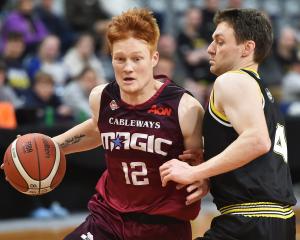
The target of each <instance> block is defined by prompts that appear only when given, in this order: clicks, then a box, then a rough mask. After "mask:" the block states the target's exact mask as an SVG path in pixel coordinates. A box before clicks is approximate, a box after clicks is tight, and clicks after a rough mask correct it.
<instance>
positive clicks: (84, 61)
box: [63, 33, 104, 82]
mask: <svg viewBox="0 0 300 240" xmlns="http://www.w3.org/2000/svg"><path fill="white" fill-rule="evenodd" d="M94 44H95V42H94V39H93V37H92V35H90V34H88V33H85V34H82V35H80V36H79V38H78V40H77V42H76V44H75V45H74V47H72V48H71V49H69V50H68V52H67V53H66V55H65V56H64V59H63V62H64V65H65V67H66V69H67V73H68V75H69V77H70V78H76V77H77V76H78V75H79V74H80V73H81V72H82V70H83V69H84V68H85V67H86V66H91V68H93V69H94V70H95V71H96V73H97V77H98V78H99V79H100V80H101V81H102V82H104V71H103V68H102V64H101V62H100V61H99V59H98V58H97V57H96V55H95V54H94Z"/></svg>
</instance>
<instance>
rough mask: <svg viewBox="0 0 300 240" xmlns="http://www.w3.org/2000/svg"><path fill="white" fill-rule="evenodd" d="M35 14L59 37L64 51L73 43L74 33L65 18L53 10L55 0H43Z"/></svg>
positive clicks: (50, 31)
mask: <svg viewBox="0 0 300 240" xmlns="http://www.w3.org/2000/svg"><path fill="white" fill-rule="evenodd" d="M34 12H35V14H36V15H37V16H38V17H39V18H40V19H41V21H42V22H43V23H44V24H45V26H46V28H47V30H48V31H49V33H51V34H53V35H56V36H58V37H59V39H60V41H61V45H62V52H65V51H66V50H67V48H69V47H70V46H71V45H72V41H73V38H74V35H75V34H74V33H72V31H71V29H70V27H69V26H68V24H67V22H66V21H65V19H63V18H62V17H60V16H58V15H57V14H56V13H54V11H53V0H42V1H40V2H39V4H38V5H37V6H36V8H35V9H34Z"/></svg>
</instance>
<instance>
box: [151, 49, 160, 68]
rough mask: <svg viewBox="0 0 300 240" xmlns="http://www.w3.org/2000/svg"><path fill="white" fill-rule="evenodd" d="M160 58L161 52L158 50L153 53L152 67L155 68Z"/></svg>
mask: <svg viewBox="0 0 300 240" xmlns="http://www.w3.org/2000/svg"><path fill="white" fill-rule="evenodd" d="M158 60H159V53H158V51H155V52H154V53H153V55H152V67H153V68H154V67H155V66H156V65H157V63H158Z"/></svg>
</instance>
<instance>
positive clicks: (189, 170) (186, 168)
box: [159, 159, 194, 187]
mask: <svg viewBox="0 0 300 240" xmlns="http://www.w3.org/2000/svg"><path fill="white" fill-rule="evenodd" d="M159 171H160V177H161V182H162V186H163V187H165V186H166V185H167V183H168V182H169V181H174V182H177V183H180V184H183V185H188V184H191V183H193V182H194V180H193V171H194V170H193V167H192V166H190V165H189V164H187V163H186V162H182V161H180V160H178V159H172V160H170V161H168V162H165V163H164V164H163V165H161V166H160V168H159Z"/></svg>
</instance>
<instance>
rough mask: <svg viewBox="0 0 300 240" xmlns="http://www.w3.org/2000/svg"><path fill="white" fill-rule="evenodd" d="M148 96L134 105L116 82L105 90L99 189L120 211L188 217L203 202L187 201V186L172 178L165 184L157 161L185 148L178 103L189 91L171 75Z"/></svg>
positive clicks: (101, 128) (100, 123) (100, 119)
mask: <svg viewBox="0 0 300 240" xmlns="http://www.w3.org/2000/svg"><path fill="white" fill-rule="evenodd" d="M161 80H162V81H163V85H162V86H161V87H160V89H159V90H158V91H157V93H156V94H155V95H154V96H153V97H152V98H151V99H149V100H148V101H146V102H145V103H143V104H140V105H137V106H131V105H128V104H126V103H125V102H123V101H122V100H121V98H120V90H119V87H118V85H117V83H116V82H112V83H110V84H108V85H107V86H106V87H105V88H104V90H103V92H102V96H101V106H100V114H99V121H98V127H99V130H100V133H101V140H102V144H103V148H104V151H105V159H106V164H107V170H106V171H105V172H104V173H103V175H102V177H101V178H100V180H99V182H98V183H97V186H96V190H97V191H98V192H99V193H100V194H101V196H102V197H103V198H104V199H105V200H106V201H107V203H108V204H109V205H110V206H111V207H113V208H114V209H116V210H118V211H120V212H142V213H147V214H152V215H153V214H159V215H167V216H172V217H176V218H178V219H182V220H190V219H193V218H195V217H196V216H197V214H198V212H199V210H200V203H199V202H197V203H194V204H192V205H190V206H186V205H185V201H186V196H187V191H186V189H185V188H184V189H182V190H177V189H176V184H175V183H174V182H169V183H168V185H167V187H165V188H163V187H162V186H161V184H162V183H161V178H160V174H159V167H160V166H161V165H162V164H163V163H164V162H166V161H168V160H170V159H172V158H178V155H179V154H181V153H182V152H183V150H184V143H183V136H182V132H181V129H180V125H179V120H178V104H179V101H180V99H181V97H182V95H183V94H184V93H185V92H186V90H184V89H183V88H180V87H179V86H177V85H175V84H174V83H173V82H171V81H170V80H168V79H166V80H163V79H161Z"/></svg>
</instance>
